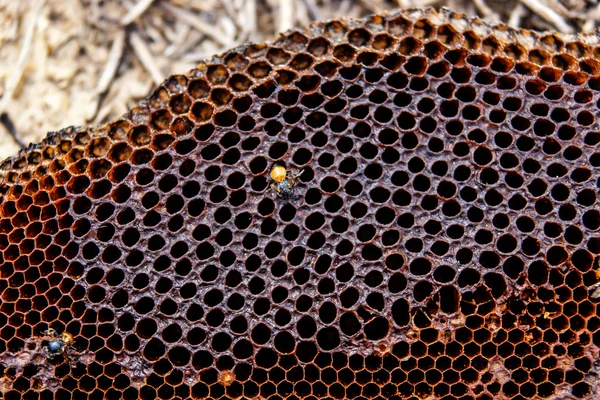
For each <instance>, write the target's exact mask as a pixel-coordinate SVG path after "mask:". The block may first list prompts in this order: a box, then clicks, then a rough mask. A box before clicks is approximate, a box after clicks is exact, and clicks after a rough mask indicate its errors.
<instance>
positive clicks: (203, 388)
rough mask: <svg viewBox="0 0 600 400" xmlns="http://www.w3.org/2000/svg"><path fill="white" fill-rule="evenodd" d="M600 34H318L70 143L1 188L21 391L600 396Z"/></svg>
mask: <svg viewBox="0 0 600 400" xmlns="http://www.w3.org/2000/svg"><path fill="white" fill-rule="evenodd" d="M596 43H598V37H597V35H596V34H590V35H580V36H561V35H558V34H554V33H533V32H530V31H511V30H509V29H507V28H505V27H502V26H488V25H486V24H484V23H482V22H481V21H479V20H468V19H465V18H464V17H463V16H461V15H456V14H454V13H452V12H450V11H442V12H440V13H438V12H435V11H433V10H422V11H416V10H412V11H405V12H401V13H397V14H389V15H381V16H372V17H369V18H366V19H363V20H338V21H330V22H323V23H317V24H315V25H313V26H312V27H311V28H310V29H309V30H308V31H306V32H302V31H296V32H291V33H288V34H286V35H283V36H281V38H280V39H279V40H277V41H276V42H275V43H272V44H266V45H245V46H242V47H239V48H236V49H234V50H232V51H229V52H227V53H225V54H223V55H222V56H220V57H215V58H213V59H211V60H209V61H207V62H205V63H203V64H201V65H200V66H199V67H198V68H197V69H194V70H192V71H190V72H189V73H188V74H186V75H177V76H172V77H171V78H169V79H167V80H166V81H165V82H164V83H163V84H162V85H161V86H159V87H158V88H157V89H156V91H155V92H154V93H153V95H152V96H151V97H149V98H148V99H147V100H146V101H143V102H142V103H141V104H139V105H138V106H137V107H135V108H134V109H133V110H131V112H129V113H128V114H126V115H124V116H123V117H122V118H121V119H119V120H117V121H114V122H112V123H109V124H107V125H105V126H102V127H99V128H97V129H92V128H74V127H71V128H67V129H64V130H62V131H60V132H56V133H51V134H49V135H48V137H47V138H46V139H45V140H44V141H42V142H41V143H40V144H38V145H33V146H30V147H29V148H27V149H25V150H23V151H22V152H21V153H19V154H18V155H17V156H15V157H13V158H10V159H8V160H6V162H4V164H2V167H1V172H0V177H1V186H0V193H1V199H0V251H1V252H0V295H1V304H0V393H1V397H2V398H3V399H6V400H13V399H21V398H23V399H36V400H37V399H39V400H45V399H57V400H63V399H102V398H107V399H119V398H122V399H137V398H143V399H153V398H159V399H187V398H195V399H204V398H212V399H239V398H247V399H319V398H330V399H346V398H349V399H350V398H361V399H366V398H368V399H408V398H410V399H425V398H431V399H433V398H435V399H497V398H502V399H505V398H506V399H509V398H510V399H523V398H525V399H529V398H531V399H533V398H561V399H563V398H564V399H566V398H569V399H571V398H587V399H594V398H596V399H597V398H599V397H598V396H600V385H599V381H600V379H599V378H598V373H599V372H600V364H599V361H598V359H599V351H598V350H599V346H600V331H599V328H600V318H599V317H598V312H597V304H598V297H600V296H599V295H598V294H597V293H600V292H598V289H597V287H598V282H599V273H598V271H599V269H598V254H600V235H598V230H599V228H600V211H599V210H598V202H597V193H598V186H599V184H600V181H599V179H598V178H599V175H600V169H599V168H598V167H600V152H598V143H599V142H600V130H599V129H600V128H599V126H598V121H596V118H597V116H598V111H597V110H598V107H599V106H600V101H599V100H600V76H599V72H600V70H599V67H600V63H599V60H598V57H600V56H599V54H600V47H595V44H596ZM275 166H283V167H284V168H285V171H284V172H285V173H283V172H282V171H281V170H278V171H277V174H273V176H276V177H277V179H282V181H284V180H285V179H288V177H297V179H295V181H294V182H293V185H291V186H290V187H291V189H290V190H291V193H290V196H289V198H287V196H285V197H286V198H283V197H284V196H281V195H280V193H278V192H276V191H275V190H274V189H273V187H272V185H273V180H272V179H271V178H270V176H271V171H272V169H273V168H274V167H275ZM50 330H51V331H50ZM45 332H54V333H55V335H56V336H55V338H64V337H67V338H71V337H72V339H73V340H72V343H71V340H70V339H69V343H70V344H69V346H67V345H66V343H62V342H56V343H54V344H53V345H52V348H53V349H55V350H56V353H57V354H54V353H53V356H52V357H49V356H48V351H47V350H48V343H49V341H48V338H47V337H45ZM64 335H67V336H64ZM53 340H55V341H56V340H58V339H53ZM59 345H60V346H59Z"/></svg>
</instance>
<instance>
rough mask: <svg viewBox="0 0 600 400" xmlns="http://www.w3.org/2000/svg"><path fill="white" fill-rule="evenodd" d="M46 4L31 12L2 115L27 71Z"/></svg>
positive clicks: (42, 0) (0, 109)
mask: <svg viewBox="0 0 600 400" xmlns="http://www.w3.org/2000/svg"><path fill="white" fill-rule="evenodd" d="M44 3H45V0H38V2H37V4H36V5H35V7H34V8H33V11H32V12H31V21H30V24H29V26H28V27H27V32H26V33H25V38H24V39H23V47H21V52H20V53H19V57H18V58H17V65H15V69H14V72H13V74H12V75H11V77H10V79H9V81H8V82H7V84H6V88H5V91H4V95H3V96H2V99H0V115H2V114H4V110H6V106H7V105H8V102H9V101H10V100H11V99H12V96H13V94H14V92H15V89H16V88H17V85H18V84H19V81H20V80H21V77H22V76H23V71H24V70H25V63H26V62H27V56H28V55H29V51H30V50H31V43H32V41H33V35H34V33H35V27H36V26H37V24H38V21H39V18H40V15H41V11H42V7H43V6H44ZM13 133H14V134H13ZM13 133H11V136H12V137H13V139H14V140H15V142H16V143H17V144H18V145H19V146H21V147H23V141H22V140H21V139H19V138H18V137H17V136H16V131H13Z"/></svg>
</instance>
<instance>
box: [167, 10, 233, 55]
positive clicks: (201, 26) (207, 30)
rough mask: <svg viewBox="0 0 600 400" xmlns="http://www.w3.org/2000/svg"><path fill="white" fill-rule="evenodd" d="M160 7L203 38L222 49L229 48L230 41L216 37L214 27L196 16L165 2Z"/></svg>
mask: <svg viewBox="0 0 600 400" xmlns="http://www.w3.org/2000/svg"><path fill="white" fill-rule="evenodd" d="M160 5H161V7H163V8H164V9H165V10H167V11H169V12H170V13H171V14H173V15H174V16H175V17H177V18H178V19H179V20H181V21H183V22H185V23H186V24H188V25H191V26H192V27H194V28H195V29H196V30H198V31H199V32H201V33H202V34H204V35H205V36H208V37H209V38H211V39H212V40H214V41H215V42H217V43H219V44H221V45H222V46H224V47H231V45H232V43H231V41H230V40H227V39H225V38H223V37H221V36H220V35H217V34H216V33H215V29H214V26H210V25H209V24H208V23H206V22H204V21H203V20H202V19H200V18H199V17H198V16H197V15H195V14H192V13H191V12H189V11H187V10H185V9H183V8H180V7H176V6H174V5H173V4H170V3H167V2H163V3H161V4H160Z"/></svg>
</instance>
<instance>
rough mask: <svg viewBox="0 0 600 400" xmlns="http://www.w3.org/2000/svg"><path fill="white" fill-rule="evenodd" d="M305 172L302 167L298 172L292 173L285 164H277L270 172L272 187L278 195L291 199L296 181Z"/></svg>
mask: <svg viewBox="0 0 600 400" xmlns="http://www.w3.org/2000/svg"><path fill="white" fill-rule="evenodd" d="M303 172H304V170H303V169H302V170H300V172H298V173H296V174H291V173H289V172H288V171H287V170H286V169H285V167H284V166H283V165H280V164H277V165H275V166H274V167H273V168H272V169H271V172H270V174H269V176H270V178H271V181H272V183H271V189H273V190H274V191H275V193H277V196H279V197H281V198H282V199H284V200H289V199H291V198H292V197H293V195H294V183H295V182H296V179H297V178H298V177H299V176H300V175H302V173H303Z"/></svg>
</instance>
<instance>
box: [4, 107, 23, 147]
mask: <svg viewBox="0 0 600 400" xmlns="http://www.w3.org/2000/svg"><path fill="white" fill-rule="evenodd" d="M0 123H2V125H3V126H4V127H5V128H6V131H7V132H8V134H9V135H10V137H12V138H13V140H14V141H15V143H16V144H17V145H18V146H19V147H20V148H24V147H25V146H26V143H25V142H24V141H23V139H22V138H21V135H19V133H18V132H17V129H16V128H15V124H14V123H13V122H12V119H11V118H10V116H9V115H8V114H7V113H5V112H3V113H2V114H0Z"/></svg>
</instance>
